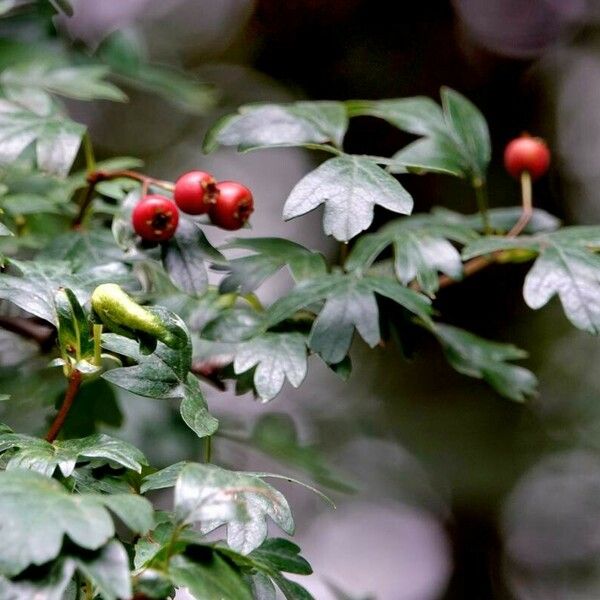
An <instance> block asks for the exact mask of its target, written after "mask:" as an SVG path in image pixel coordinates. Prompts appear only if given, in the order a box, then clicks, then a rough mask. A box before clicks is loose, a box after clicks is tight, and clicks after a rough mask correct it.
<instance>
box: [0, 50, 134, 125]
mask: <svg viewBox="0 0 600 600" xmlns="http://www.w3.org/2000/svg"><path fill="white" fill-rule="evenodd" d="M108 74H109V69H108V68H107V67H105V66H102V65H67V66H64V65H53V64H43V63H39V62H35V63H32V62H26V63H22V64H17V65H16V66H14V67H12V68H9V69H5V70H4V71H2V73H1V74H0V86H1V87H2V90H3V91H4V93H5V94H6V97H7V98H8V99H9V100H12V101H13V102H16V103H18V104H22V105H24V106H27V107H28V108H29V109H31V110H33V111H34V112H37V113H39V114H48V113H49V112H50V111H51V109H52V98H51V96H50V94H58V95H60V96H66V97H67V98H75V99H77V100H113V101H120V102H122V101H124V100H126V99H127V96H125V94H124V93H123V92H122V91H121V90H120V89H119V88H117V87H116V86H114V85H113V84H112V83H109V82H108V81H104V79H105V77H106V76H107V75H108Z"/></svg>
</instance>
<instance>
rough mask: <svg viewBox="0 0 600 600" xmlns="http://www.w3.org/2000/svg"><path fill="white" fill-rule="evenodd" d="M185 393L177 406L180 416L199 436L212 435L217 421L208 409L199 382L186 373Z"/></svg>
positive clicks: (217, 425) (217, 423)
mask: <svg viewBox="0 0 600 600" xmlns="http://www.w3.org/2000/svg"><path fill="white" fill-rule="evenodd" d="M185 390H186V393H185V395H184V397H183V400H182V401H181V406H180V408H179V410H180V413H181V418H182V419H183V420H184V422H185V423H186V425H187V426H188V427H189V428H190V429H191V430H192V431H193V432H194V433H195V434H196V435H197V436H198V437H200V438H202V437H206V436H209V435H212V434H213V433H214V432H215V431H217V429H218V428H219V421H217V419H215V418H214V417H213V416H212V415H211V414H210V412H209V411H208V405H207V404H206V400H205V399H204V396H203V394H202V390H201V388H200V383H199V382H198V380H197V379H196V377H194V376H193V375H191V374H190V375H188V378H187V383H186V385H185Z"/></svg>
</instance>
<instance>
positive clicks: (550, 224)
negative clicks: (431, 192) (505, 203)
mask: <svg viewBox="0 0 600 600" xmlns="http://www.w3.org/2000/svg"><path fill="white" fill-rule="evenodd" d="M522 212H523V209H522V208H521V207H520V206H510V207H502V208H491V209H489V210H488V218H489V220H490V225H491V227H492V229H493V230H494V231H496V232H508V231H510V229H511V228H512V227H513V225H515V224H516V223H517V221H518V220H519V217H520V216H521V213H522ZM431 214H432V215H434V216H435V217H436V218H438V219H440V220H441V221H443V222H445V223H447V224H448V225H462V226H464V227H468V228H471V229H475V230H476V231H479V232H484V231H485V223H484V221H483V217H482V216H481V213H479V212H477V213H475V214H471V215H464V214H461V213H457V212H454V211H452V210H449V209H447V208H442V207H441V206H437V207H434V208H433V209H432V210H431ZM559 227H560V220H559V219H557V218H556V217H555V216H554V215H551V214H550V213H548V212H546V211H545V210H542V209H541V208H534V209H533V215H532V217H531V219H530V221H529V223H527V225H526V227H525V229H524V232H525V233H536V232H542V231H554V230H556V229H558V228H559Z"/></svg>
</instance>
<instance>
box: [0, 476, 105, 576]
mask: <svg viewBox="0 0 600 600" xmlns="http://www.w3.org/2000/svg"><path fill="white" fill-rule="evenodd" d="M0 514H1V515H2V521H1V522H0V533H1V535H2V539H3V543H2V545H1V546H0V573H2V574H4V575H8V576H12V575H16V574H17V573H20V572H21V571H22V570H23V569H24V568H25V567H27V566H28V565H30V564H34V565H41V564H43V563H45V562H48V561H49V560H52V559H53V558H55V557H56V556H57V555H58V554H59V552H60V549H61V546H62V543H63V537H64V536H65V535H67V536H68V537H69V538H70V539H71V541H73V542H74V543H75V544H77V545H79V546H81V547H82V548H86V549H88V550H96V549H98V548H100V547H101V546H103V545H104V544H105V543H106V542H107V541H108V540H109V539H110V538H111V537H112V536H113V535H114V527H113V523H112V520H111V519H110V516H109V514H108V512H107V511H106V509H105V508H104V507H103V506H102V505H101V504H100V503H99V502H98V496H96V495H91V494H81V495H78V496H71V495H69V494H68V493H67V491H66V490H65V488H64V487H63V486H61V485H60V484H59V483H58V482H57V481H55V480H53V479H49V478H48V477H44V476H43V475H40V474H38V473H34V472H31V471H22V470H17V471H6V472H4V473H0Z"/></svg>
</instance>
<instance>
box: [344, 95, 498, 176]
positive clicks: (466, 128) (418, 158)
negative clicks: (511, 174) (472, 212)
mask: <svg viewBox="0 0 600 600" xmlns="http://www.w3.org/2000/svg"><path fill="white" fill-rule="evenodd" d="M441 97H442V105H443V110H441V109H440V107H439V106H438V105H437V104H436V103H435V102H433V101H432V100H430V99H429V98H422V97H415V98H402V99H392V100H379V101H351V102H350V103H349V105H348V110H349V113H350V115H351V116H355V115H368V116H373V117H378V118H381V119H384V120H386V121H387V122H388V123H391V124H392V125H394V126H395V127H398V128H399V129H402V130H403V131H408V132H409V133H413V134H415V135H419V136H423V137H422V139H420V140H417V141H416V142H413V143H411V144H409V145H408V146H406V147H405V148H403V149H402V150H400V151H399V152H397V153H396V154H395V155H394V156H393V157H392V163H391V164H390V166H389V170H390V171H391V172H392V173H405V172H407V171H416V172H432V173H445V174H448V175H454V176H457V177H469V178H471V179H479V180H485V175H486V170H487V166H488V163H489V161H490V156H491V144H490V135H489V131H488V127H487V123H486V121H485V118H484V117H483V115H482V114H481V112H480V111H479V110H478V109H477V108H476V107H475V106H474V105H473V104H472V103H471V102H470V101H469V100H467V99H466V98H465V97H464V96H462V95H461V94H459V93H458V92H456V91H454V90H451V89H450V88H446V87H443V88H442V90H441Z"/></svg>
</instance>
